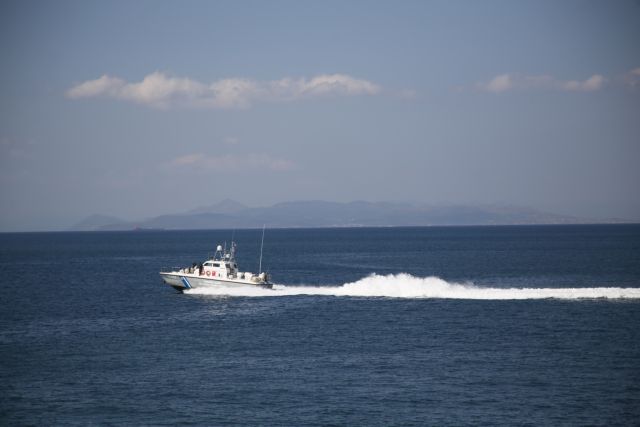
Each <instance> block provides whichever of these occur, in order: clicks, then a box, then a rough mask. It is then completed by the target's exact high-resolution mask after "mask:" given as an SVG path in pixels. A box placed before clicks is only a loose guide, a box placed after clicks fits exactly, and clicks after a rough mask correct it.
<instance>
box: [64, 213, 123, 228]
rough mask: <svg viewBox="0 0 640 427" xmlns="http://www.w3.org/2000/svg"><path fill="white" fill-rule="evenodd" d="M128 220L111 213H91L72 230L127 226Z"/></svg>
mask: <svg viewBox="0 0 640 427" xmlns="http://www.w3.org/2000/svg"><path fill="white" fill-rule="evenodd" d="M126 224H127V222H126V221H124V220H122V219H120V218H116V217H115V216H109V215H98V214H95V215H91V216H88V217H86V218H85V219H83V220H82V221H80V222H79V223H77V224H75V225H74V226H73V227H71V228H70V230H71V231H98V230H102V229H104V227H115V226H126Z"/></svg>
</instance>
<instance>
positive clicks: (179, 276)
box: [160, 237, 273, 292]
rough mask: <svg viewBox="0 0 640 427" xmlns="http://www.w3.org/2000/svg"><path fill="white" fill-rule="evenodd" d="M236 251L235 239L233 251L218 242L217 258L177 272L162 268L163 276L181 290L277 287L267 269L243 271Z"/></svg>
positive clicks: (164, 279) (170, 284)
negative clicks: (265, 270)
mask: <svg viewBox="0 0 640 427" xmlns="http://www.w3.org/2000/svg"><path fill="white" fill-rule="evenodd" d="M263 238H264V237H263ZM225 246H226V244H225ZM235 253H236V244H235V242H231V248H230V249H229V251H227V250H226V249H223V248H222V245H218V247H217V248H216V252H215V254H214V255H213V257H211V258H210V259H208V260H206V261H204V262H203V263H200V264H197V263H193V264H192V265H191V266H190V267H185V268H178V269H175V270H173V271H161V272H160V277H162V280H163V281H164V282H165V283H166V284H168V285H169V286H171V287H172V288H174V289H176V290H177V291H180V292H183V291H185V290H188V289H192V288H203V287H230V286H259V287H262V288H269V289H271V288H273V283H271V282H270V281H269V275H268V274H267V273H265V272H259V273H258V274H254V273H250V272H240V271H239V270H238V264H237V263H236V259H235ZM261 269H262V248H260V267H259V270H261Z"/></svg>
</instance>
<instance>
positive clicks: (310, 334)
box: [0, 225, 640, 425]
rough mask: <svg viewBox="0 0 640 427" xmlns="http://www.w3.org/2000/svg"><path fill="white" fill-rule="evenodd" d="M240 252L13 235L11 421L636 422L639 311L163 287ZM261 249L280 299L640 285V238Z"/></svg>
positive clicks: (289, 242) (304, 240)
mask: <svg viewBox="0 0 640 427" xmlns="http://www.w3.org/2000/svg"><path fill="white" fill-rule="evenodd" d="M230 239H231V233H230V232H227V231H200V232H129V233H29V234H1V235H0V274H1V277H2V278H3V279H2V285H3V289H4V292H3V293H2V295H1V296H0V360H1V364H0V423H1V424H4V425H16V424H31V425H49V424H61V425H69V424H80V425H86V424H145V425H149V424H150V425H173V424H178V423H180V424H194V425H246V424H248V425H354V424H355V425H447V424H449V425H461V424H486V425H494V424H508V425H548V424H552V425H612V424H622V425H633V424H636V425H637V423H638V420H640V299H637V298H625V299H617V298H605V297H606V296H607V295H608V293H607V292H608V291H606V292H605V291H602V292H603V293H604V294H603V295H602V298H595V299H556V298H551V299H548V298H547V299H541V298H530V299H522V300H511V299H507V300H494V299H491V298H490V296H487V298H484V297H483V298H484V299H480V300H471V299H464V298H463V299H449V298H414V297H409V298H392V297H389V296H394V295H395V294H394V295H389V296H388V297H358V296H335V295H282V294H276V295H274V296H263V297H250V296H234V297H230V296H219V295H218V296H216V295H193V294H191V295H187V294H178V293H176V292H175V291H174V290H173V289H171V288H169V287H167V286H166V285H164V284H162V282H161V280H160V278H159V276H158V271H159V270H160V269H161V268H162V267H170V266H184V265H189V264H191V263H192V262H194V261H202V260H203V259H204V258H206V257H207V255H209V254H211V253H212V252H213V249H214V247H215V245H216V244H217V243H218V242H222V241H224V240H227V241H229V240H230ZM235 239H236V240H237V241H238V244H239V253H238V258H239V262H240V266H241V269H242V270H247V271H255V270H256V269H257V264H258V253H259V240H260V231H256V230H243V231H236V232H235ZM265 240H266V243H265V252H264V259H263V266H266V267H267V268H269V271H270V273H271V274H272V276H273V279H274V281H275V282H276V283H279V284H281V285H284V286H282V287H281V289H285V290H286V289H294V288H295V289H297V288H298V287H299V286H301V285H303V286H313V287H320V289H326V288H327V287H330V286H334V287H335V286H341V285H343V284H345V283H350V282H356V284H357V285H358V286H360V288H362V287H365V288H366V287H367V286H369V285H370V284H369V280H370V278H367V276H369V275H370V274H371V273H374V272H375V273H377V274H378V275H379V280H382V281H383V282H384V281H386V282H387V283H385V284H384V285H385V286H386V287H385V288H384V289H386V290H385V292H389V293H391V294H393V293H394V292H395V291H396V290H398V293H401V292H400V291H401V290H402V288H403V287H407V286H409V285H410V284H408V283H405V282H404V281H403V280H400V279H399V278H398V276H392V275H393V274H397V273H408V274H410V275H411V276H409V277H413V278H414V279H415V280H418V281H420V280H422V282H421V283H420V286H424V287H429V286H432V282H431V281H429V280H427V279H424V278H426V277H429V276H437V277H439V278H441V279H443V280H444V281H446V282H442V283H444V285H443V286H445V288H446V287H447V286H449V285H448V284H451V286H455V283H462V284H466V285H465V286H468V287H469V289H472V290H473V292H481V293H482V292H483V291H482V290H483V289H484V288H486V287H493V288H640V226H630V225H624V226H622V225H621V226H549V227H460V228H390V229H323V230H267V234H266V239H265ZM387 275H388V276H387ZM360 288H358V289H360ZM389 289H391V291H389ZM465 289H466V288H465ZM445 290H446V289H445ZM509 292H514V295H519V294H518V292H519V291H518V290H513V291H509ZM599 292H600V291H599ZM329 293H330V292H329ZM482 295H483V294H481V296H482ZM395 296H397V295H395Z"/></svg>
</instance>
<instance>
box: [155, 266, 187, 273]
mask: <svg viewBox="0 0 640 427" xmlns="http://www.w3.org/2000/svg"><path fill="white" fill-rule="evenodd" d="M183 268H184V267H161V268H160V273H171V272H174V271H180V270H182V269H183Z"/></svg>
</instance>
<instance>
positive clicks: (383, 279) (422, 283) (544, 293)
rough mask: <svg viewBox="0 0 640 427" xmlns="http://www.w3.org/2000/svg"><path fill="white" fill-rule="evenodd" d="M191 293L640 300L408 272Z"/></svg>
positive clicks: (631, 294)
mask: <svg viewBox="0 0 640 427" xmlns="http://www.w3.org/2000/svg"><path fill="white" fill-rule="evenodd" d="M185 293H187V294H191V295H220V296H223V295H224V296H243V297H267V296H269V297H272V296H291V295H332V296H348V297H387V298H448V299H478V300H521V299H544V298H558V299H580V298H608V299H640V288H490V287H482V286H477V285H474V284H472V283H467V284H461V283H449V282H447V281H445V280H442V279H440V278H438V277H414V276H412V275H410V274H406V273H401V274H389V275H385V276H382V275H378V274H372V275H370V276H367V277H365V278H362V279H360V280H358V281H357V282H353V283H345V284H344V285H342V286H285V285H274V286H273V289H265V288H259V287H254V286H243V287H216V288H196V289H190V290H188V291H186V292H185Z"/></svg>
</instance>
